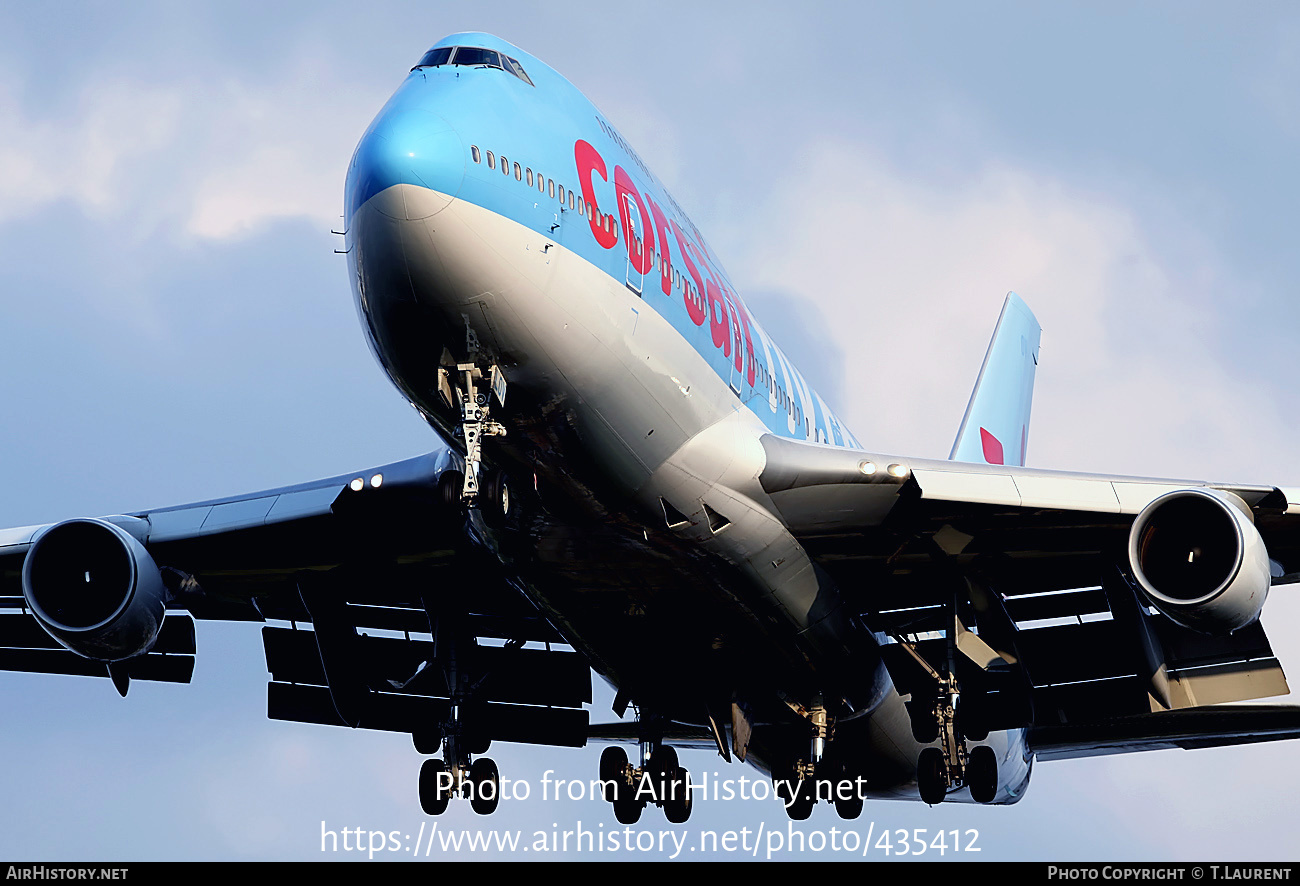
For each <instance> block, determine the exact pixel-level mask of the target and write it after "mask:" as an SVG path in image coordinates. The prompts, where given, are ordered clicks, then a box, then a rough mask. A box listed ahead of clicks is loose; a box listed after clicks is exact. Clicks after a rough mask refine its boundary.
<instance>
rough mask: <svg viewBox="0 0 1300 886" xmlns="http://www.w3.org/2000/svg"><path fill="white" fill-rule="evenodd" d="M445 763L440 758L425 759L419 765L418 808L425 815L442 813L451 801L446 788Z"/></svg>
mask: <svg viewBox="0 0 1300 886" xmlns="http://www.w3.org/2000/svg"><path fill="white" fill-rule="evenodd" d="M446 772H447V764H446V763H444V762H442V761H441V760H425V761H424V765H423V766H421V767H420V808H421V809H423V810H424V814H425V815H442V814H443V813H444V812H446V811H447V804H448V803H450V802H451V791H450V790H448V789H447V784H446V780H447V779H446V775H445V773H446Z"/></svg>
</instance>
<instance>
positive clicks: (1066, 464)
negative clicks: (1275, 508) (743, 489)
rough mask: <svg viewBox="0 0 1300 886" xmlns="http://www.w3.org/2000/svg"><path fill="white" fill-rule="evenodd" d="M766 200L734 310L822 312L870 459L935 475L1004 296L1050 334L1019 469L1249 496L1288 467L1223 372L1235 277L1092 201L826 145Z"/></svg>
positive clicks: (1264, 411)
mask: <svg viewBox="0 0 1300 886" xmlns="http://www.w3.org/2000/svg"><path fill="white" fill-rule="evenodd" d="M769 199H770V203H769V205H768V207H767V210H766V213H765V215H766V217H768V218H774V219H779V220H780V223H781V235H780V236H779V237H778V238H777V242H778V243H779V245H780V248H777V249H772V248H769V247H770V242H771V241H769V240H768V238H763V240H762V244H763V247H764V248H763V249H761V250H756V251H755V252H754V253H753V254H752V255H749V256H745V259H746V261H743V262H742V263H741V266H742V267H743V268H744V270H745V272H746V273H745V277H746V279H745V280H743V281H742V290H743V288H746V287H762V288H778V289H785V290H789V291H792V292H794V293H797V294H800V295H803V296H805V297H807V298H811V299H813V300H814V301H816V302H817V303H818V304H819V305H820V306H821V308H822V311H823V313H824V314H825V315H826V316H827V318H828V320H829V324H830V326H829V328H828V329H827V330H826V335H827V336H829V337H832V338H834V339H835V341H836V342H837V344H838V345H839V346H840V348H841V349H843V351H844V353H845V354H846V361H845V364H846V365H845V367H844V371H845V373H846V375H847V379H848V381H849V384H848V385H846V390H849V391H852V392H853V394H852V395H851V396H852V398H853V399H852V400H851V402H846V403H843V404H839V409H840V411H841V414H842V415H843V416H844V418H845V419H846V420H847V421H848V422H849V424H850V426H851V427H853V428H854V430H855V432H856V433H857V435H858V437H859V438H860V439H861V440H863V442H864V444H865V445H867V446H868V447H872V448H884V449H887V450H893V451H902V452H907V453H909V454H913V455H927V456H937V457H945V456H946V455H947V450H948V447H949V446H950V445H951V441H952V438H953V435H954V434H955V432H956V428H957V424H958V422H959V421H960V418H961V415H962V412H963V409H964V407H965V403H966V400H967V398H968V397H969V395H970V387H971V385H972V384H973V382H974V378H975V375H976V373H977V371H978V369H979V365H980V361H981V359H982V357H983V354H984V349H985V347H986V346H987V343H988V337H989V335H990V334H991V332H992V328H993V325H994V322H995V321H996V319H997V311H998V308H999V306H1000V303H1001V298H1002V294H1003V293H1004V292H1006V291H1007V290H1009V289H1014V290H1016V291H1017V292H1019V293H1020V294H1021V295H1022V296H1023V297H1024V298H1025V299H1026V300H1027V301H1028V302H1029V304H1030V306H1031V307H1033V308H1034V310H1035V312H1036V313H1037V315H1038V318H1039V320H1040V322H1041V323H1042V325H1043V327H1044V332H1043V340H1042V360H1041V364H1040V368H1039V372H1038V379H1037V390H1036V393H1035V405H1034V415H1035V418H1034V424H1033V428H1032V429H1031V433H1030V446H1029V454H1030V460H1031V464H1034V465H1038V466H1042V467H1055V468H1064V469H1076V470H1095V471H1117V472H1137V471H1141V472H1144V473H1156V474H1160V475H1170V474H1173V475H1192V476H1202V475H1205V474H1207V473H1208V474H1211V475H1213V476H1214V478H1215V479H1235V480H1243V479H1258V478H1257V477H1255V476H1254V475H1253V473H1252V476H1250V477H1241V476H1234V477H1223V476H1220V475H1222V474H1223V473H1225V472H1226V471H1228V470H1229V469H1231V468H1233V466H1234V465H1239V464H1240V463H1241V460H1242V459H1244V458H1246V457H1247V456H1252V457H1253V459H1254V461H1255V462H1256V463H1259V462H1265V463H1269V462H1271V463H1274V464H1278V463H1282V461H1281V459H1282V454H1283V452H1284V444H1285V442H1286V439H1287V429H1286V427H1285V425H1284V424H1283V423H1282V422H1281V421H1280V418H1279V415H1278V410H1277V409H1276V407H1275V406H1274V405H1273V400H1272V395H1273V394H1274V392H1272V391H1268V390H1262V389H1258V388H1251V387H1250V386H1249V385H1248V383H1247V381H1246V380H1245V379H1244V378H1243V377H1240V376H1239V375H1238V374H1237V373H1236V371H1235V369H1234V368H1233V367H1230V366H1227V365H1224V364H1222V363H1219V362H1217V357H1218V355H1217V354H1216V352H1215V350H1214V347H1213V345H1214V343H1215V340H1216V336H1217V335H1218V332H1219V329H1220V328H1221V327H1222V326H1223V325H1225V324H1226V323H1228V322H1229V319H1226V318H1225V317H1222V316H1219V315H1218V314H1216V313H1215V312H1214V308H1215V305H1216V294H1217V292H1219V291H1221V290H1225V289H1226V287H1224V286H1222V285H1221V284H1222V281H1223V280H1225V279H1227V278H1229V277H1230V276H1231V275H1229V274H1228V273H1227V271H1226V270H1224V269H1222V268H1220V267H1218V266H1217V265H1216V264H1215V260H1214V257H1213V256H1212V255H1200V256H1193V255H1191V254H1190V251H1189V254H1188V255H1184V256H1181V258H1184V259H1186V260H1187V265H1186V266H1177V267H1176V266H1173V263H1172V261H1171V259H1169V258H1168V257H1166V256H1164V255H1161V254H1159V253H1158V252H1157V250H1156V249H1155V248H1154V247H1153V246H1152V245H1151V244H1150V240H1151V238H1150V237H1148V236H1147V234H1146V233H1145V232H1144V229H1143V223H1142V219H1141V218H1139V217H1138V216H1137V215H1136V214H1135V213H1134V212H1132V211H1130V210H1128V209H1126V208H1125V207H1124V206H1122V205H1119V204H1117V203H1116V202H1114V201H1112V200H1108V199H1107V198H1106V197H1105V196H1104V195H1099V194H1091V193H1084V192H1082V191H1080V190H1078V189H1073V188H1071V187H1068V186H1067V185H1065V184H1064V183H1062V182H1061V181H1058V180H1055V179H1053V178H1050V177H1047V176H1044V175H1041V174H1035V173H1031V172H1027V171H1024V170H1020V169H1015V168H1012V167H1009V166H1007V165H1004V164H996V163H990V164H988V165H987V166H986V167H985V168H984V169H983V171H982V172H980V173H979V174H977V175H972V176H970V177H969V178H966V179H960V180H955V181H954V180H951V179H950V180H947V181H945V182H943V183H937V182H934V181H929V180H925V179H924V178H922V177H920V176H919V175H918V174H917V173H914V172H913V173H907V172H903V171H902V170H900V169H899V168H898V167H897V166H895V165H893V164H891V163H889V162H888V161H886V160H885V159H883V158H881V157H879V156H876V155H874V154H872V153H871V152H869V151H866V150H863V149H861V148H860V147H858V146H856V145H852V144H847V143H833V144H823V145H821V146H819V147H817V148H814V149H812V150H810V152H809V153H808V155H807V156H806V158H805V160H804V162H803V163H802V165H801V166H800V167H799V168H797V169H796V170H795V171H794V173H793V174H792V175H791V176H790V177H788V179H787V180H786V183H785V184H783V185H782V186H781V187H779V188H778V189H777V190H776V191H774V192H773V193H772V194H771V196H770V198H769ZM1188 239H1189V241H1191V240H1198V239H1199V238H1197V237H1196V236H1195V232H1189V234H1188ZM768 322H774V321H768ZM1261 449H1263V450H1266V452H1261ZM1261 455H1267V456H1268V457H1266V458H1263V459H1261V458H1260V456H1261ZM1254 473H1258V471H1257V470H1256V471H1255V472H1254ZM1275 482H1282V481H1276V480H1275Z"/></svg>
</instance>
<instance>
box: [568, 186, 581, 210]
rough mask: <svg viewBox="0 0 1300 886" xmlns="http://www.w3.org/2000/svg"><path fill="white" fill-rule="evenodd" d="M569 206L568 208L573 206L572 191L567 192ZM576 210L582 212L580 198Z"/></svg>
mask: <svg viewBox="0 0 1300 886" xmlns="http://www.w3.org/2000/svg"><path fill="white" fill-rule="evenodd" d="M569 208H570V209H572V208H573V191H570V192H569ZM578 211H579V212H582V201H581V200H579V201H578Z"/></svg>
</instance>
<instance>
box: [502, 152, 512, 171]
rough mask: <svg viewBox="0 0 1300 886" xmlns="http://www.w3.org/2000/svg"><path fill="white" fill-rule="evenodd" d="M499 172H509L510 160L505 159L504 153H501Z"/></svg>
mask: <svg viewBox="0 0 1300 886" xmlns="http://www.w3.org/2000/svg"><path fill="white" fill-rule="evenodd" d="M501 174H502V175H509V174H510V161H509V160H507V159H506V156H505V154H502V155H501Z"/></svg>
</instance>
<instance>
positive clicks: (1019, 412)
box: [948, 292, 1042, 465]
mask: <svg viewBox="0 0 1300 886" xmlns="http://www.w3.org/2000/svg"><path fill="white" fill-rule="evenodd" d="M1041 333H1042V329H1041V327H1039V325H1038V319H1037V318H1036V317H1035V316H1034V312H1033V311H1031V310H1029V306H1028V305H1026V304H1025V303H1024V302H1023V301H1022V300H1021V298H1020V296H1018V295H1016V294H1015V293H1014V292H1008V293H1007V300H1006V301H1005V302H1003V303H1002V314H1001V316H999V317H998V325H997V328H995V329H994V330H993V340H992V341H990V342H989V350H988V353H987V354H985V355H984V365H983V366H981V367H980V374H979V378H977V379H976V380H975V390H974V391H972V392H971V395H970V403H969V404H968V405H967V406H966V415H965V416H964V417H963V418H962V420H961V429H960V430H958V431H957V440H956V442H954V443H953V444H952V454H951V455H949V456H948V458H950V459H952V460H953V461H967V462H976V463H983V464H991V465H1024V463H1025V448H1026V446H1027V445H1028V443H1029V407H1030V404H1031V402H1032V401H1033V398H1034V370H1035V368H1037V366H1038V338H1039V335H1040V334H1041Z"/></svg>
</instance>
